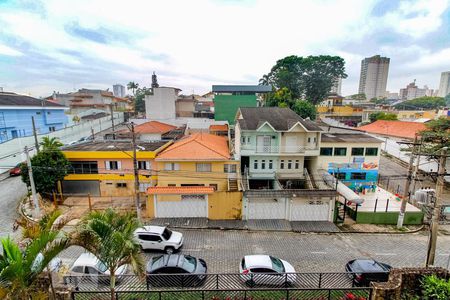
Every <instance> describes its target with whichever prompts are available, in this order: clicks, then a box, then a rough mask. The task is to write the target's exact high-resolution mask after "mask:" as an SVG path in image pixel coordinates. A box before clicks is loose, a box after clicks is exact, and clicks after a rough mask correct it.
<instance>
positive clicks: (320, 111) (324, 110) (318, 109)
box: [316, 106, 328, 114]
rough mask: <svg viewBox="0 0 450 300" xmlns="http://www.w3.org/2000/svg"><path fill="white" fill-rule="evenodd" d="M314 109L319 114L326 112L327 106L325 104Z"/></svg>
mask: <svg viewBox="0 0 450 300" xmlns="http://www.w3.org/2000/svg"><path fill="white" fill-rule="evenodd" d="M316 109H317V112H318V113H319V114H321V113H326V112H328V107H326V106H317V107H316Z"/></svg>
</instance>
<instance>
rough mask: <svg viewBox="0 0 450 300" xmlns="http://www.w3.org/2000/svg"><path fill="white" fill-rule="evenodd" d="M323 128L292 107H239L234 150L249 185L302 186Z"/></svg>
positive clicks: (256, 186)
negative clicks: (300, 114)
mask: <svg viewBox="0 0 450 300" xmlns="http://www.w3.org/2000/svg"><path fill="white" fill-rule="evenodd" d="M321 131H322V130H321V129H320V127H319V126H317V125H316V124H315V123H314V122H312V121H310V120H304V119H302V118H301V117H300V116H298V115H297V114H296V113H295V112H294V111H292V110H291V109H289V108H280V107H257V108H243V107H241V108H240V109H239V110H238V113H237V116H236V127H235V143H234V145H235V154H236V156H237V157H239V158H240V160H241V171H242V172H244V173H245V175H247V177H248V182H249V185H250V186H249V188H250V189H259V188H268V189H274V188H276V187H275V186H274V184H275V180H278V181H279V182H280V183H281V185H282V186H286V185H298V186H299V187H301V188H303V187H302V186H300V185H302V182H304V180H303V179H304V176H305V171H304V170H305V168H306V169H307V168H308V167H309V166H310V165H312V161H314V160H316V159H317V157H318V155H319V153H320V151H319V143H320V136H321Z"/></svg>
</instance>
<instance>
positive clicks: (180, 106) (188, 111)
mask: <svg viewBox="0 0 450 300" xmlns="http://www.w3.org/2000/svg"><path fill="white" fill-rule="evenodd" d="M194 110H195V102H194V101H177V102H175V112H176V115H177V117H193V116H194Z"/></svg>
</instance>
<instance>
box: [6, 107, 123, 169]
mask: <svg viewBox="0 0 450 300" xmlns="http://www.w3.org/2000/svg"><path fill="white" fill-rule="evenodd" d="M123 121H124V113H121V112H115V113H114V123H115V124H120V123H123ZM30 122H31V121H30ZM109 128H111V116H106V117H103V118H99V119H97V120H92V121H87V122H83V123H81V124H78V125H73V126H70V127H66V128H64V129H61V130H58V131H54V132H50V133H47V134H38V140H41V139H42V138H43V137H44V136H48V137H56V138H58V139H60V141H61V142H62V143H63V144H67V143H70V142H72V141H77V140H79V139H80V138H82V137H86V136H89V135H91V129H92V130H93V131H94V132H95V133H97V132H100V131H102V130H106V129H109ZM25 146H28V147H29V148H33V147H34V137H33V136H27V137H20V138H15V139H12V140H9V141H6V142H4V143H0V153H1V154H2V155H1V157H0V173H2V172H5V171H6V170H8V169H10V168H12V167H13V166H15V165H17V164H18V163H20V162H23V161H24V160H25V155H24V154H23V149H24V147H25Z"/></svg>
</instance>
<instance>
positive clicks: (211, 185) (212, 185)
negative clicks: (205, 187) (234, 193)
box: [209, 183, 217, 191]
mask: <svg viewBox="0 0 450 300" xmlns="http://www.w3.org/2000/svg"><path fill="white" fill-rule="evenodd" d="M209 186H210V187H212V188H213V189H214V190H215V191H217V184H216V183H211V184H210V185H209Z"/></svg>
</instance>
